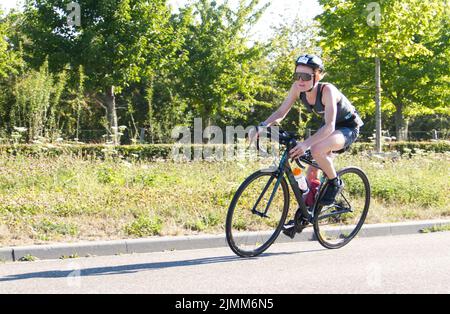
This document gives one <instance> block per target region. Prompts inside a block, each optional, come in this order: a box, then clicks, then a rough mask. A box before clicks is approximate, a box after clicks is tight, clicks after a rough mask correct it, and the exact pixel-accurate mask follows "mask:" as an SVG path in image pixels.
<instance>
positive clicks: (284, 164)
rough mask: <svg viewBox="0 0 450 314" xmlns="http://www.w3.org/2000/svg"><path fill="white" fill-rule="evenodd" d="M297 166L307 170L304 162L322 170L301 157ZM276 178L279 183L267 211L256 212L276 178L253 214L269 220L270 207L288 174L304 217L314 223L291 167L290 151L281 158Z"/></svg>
mask: <svg viewBox="0 0 450 314" xmlns="http://www.w3.org/2000/svg"><path fill="white" fill-rule="evenodd" d="M296 161H297V164H298V165H299V166H300V167H301V168H303V169H304V168H305V167H304V166H303V165H302V164H301V163H300V162H304V163H306V164H308V165H310V166H312V167H315V168H317V169H319V170H320V167H319V166H318V165H317V164H316V163H315V162H312V161H310V160H308V159H306V158H304V157H300V158H299V159H297V160H296ZM275 174H276V176H277V177H278V179H277V182H276V184H275V187H274V189H273V191H272V195H271V196H270V199H269V201H268V203H267V206H266V209H265V211H264V213H261V212H258V211H257V210H256V208H257V207H258V204H259V202H260V201H261V199H262V198H263V196H264V195H265V194H266V192H267V190H268V188H269V186H270V185H271V184H272V182H273V180H274V179H275V177H272V178H271V179H270V180H269V182H268V183H267V185H266V187H265V188H264V190H263V192H262V193H261V195H260V197H259V199H258V200H257V202H256V204H255V206H254V207H253V210H252V212H253V213H254V214H257V215H259V216H261V217H264V218H267V212H268V210H269V207H270V205H271V203H272V201H273V198H274V196H275V193H276V191H277V190H278V188H279V186H280V184H281V180H282V179H283V176H284V174H286V176H287V178H288V182H289V184H290V186H291V188H292V191H293V192H294V195H295V199H296V200H297V203H298V205H299V208H300V210H301V213H302V216H303V217H304V218H305V219H307V220H308V222H312V220H313V216H312V215H311V214H310V213H309V212H308V209H307V208H306V203H305V201H304V199H303V192H302V191H301V190H300V188H299V187H298V183H297V181H296V180H295V177H294V174H293V172H292V168H291V165H290V163H289V149H286V150H285V152H284V154H283V156H282V157H281V161H280V165H279V167H278V169H277V171H276V172H275Z"/></svg>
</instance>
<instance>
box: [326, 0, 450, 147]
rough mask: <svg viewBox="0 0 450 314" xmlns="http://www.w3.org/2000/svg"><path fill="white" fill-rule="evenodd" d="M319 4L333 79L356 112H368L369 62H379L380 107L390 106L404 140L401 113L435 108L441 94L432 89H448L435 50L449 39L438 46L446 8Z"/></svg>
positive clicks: (410, 3)
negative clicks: (381, 99) (381, 98)
mask: <svg viewBox="0 0 450 314" xmlns="http://www.w3.org/2000/svg"><path fill="white" fill-rule="evenodd" d="M319 2H320V4H321V5H322V6H323V8H324V13H323V14H321V15H320V16H319V18H318V21H319V22H320V24H321V28H322V32H321V36H322V38H323V40H322V42H321V46H322V48H323V50H324V55H325V57H326V59H327V61H328V63H329V67H328V68H329V72H330V74H331V76H332V78H333V80H334V81H336V82H337V83H338V84H339V85H340V86H341V87H343V88H345V90H346V93H348V94H349V95H350V96H351V98H352V100H353V101H354V102H355V103H356V104H357V105H358V108H361V111H363V112H364V113H366V114H367V113H370V112H373V102H372V99H373V97H374V92H373V90H374V80H373V79H372V78H373V77H374V74H373V73H374V71H373V68H374V64H375V62H374V60H375V58H380V60H381V68H382V76H381V80H382V89H383V94H382V97H383V103H385V102H387V103H388V105H389V104H390V105H392V107H393V111H394V112H395V122H396V132H397V137H398V139H399V140H402V139H405V131H406V130H407V119H405V112H408V110H409V109H411V108H414V107H431V108H433V107H436V106H437V105H438V104H439V103H440V99H442V95H441V94H440V93H438V94H436V93H432V92H431V91H432V90H436V89H437V90H440V91H442V92H444V93H445V91H444V90H445V89H447V90H448V88H446V87H445V85H446V84H448V81H446V80H445V79H443V76H442V73H444V72H445V70H446V69H445V67H447V73H448V59H447V61H446V62H445V61H443V60H445V58H446V57H445V55H444V54H443V53H442V52H440V50H442V49H443V50H445V49H448V40H446V41H445V42H442V40H445V39H444V38H445V36H448V6H445V3H444V2H439V1H432V0H403V1H400V0H384V1H379V2H378V4H379V7H377V5H375V6H368V5H367V1H363V0H352V1H339V0H319ZM378 9H379V10H380V11H379V15H378V12H376V11H377V10H378ZM446 11H447V13H446ZM444 34H447V35H444ZM447 56H448V55H447ZM437 68H439V70H438V71H437V72H435V69H437ZM447 95H448V94H447ZM447 97H448V96H447ZM387 109H389V107H387Z"/></svg>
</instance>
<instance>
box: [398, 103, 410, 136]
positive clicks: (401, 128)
mask: <svg viewBox="0 0 450 314" xmlns="http://www.w3.org/2000/svg"><path fill="white" fill-rule="evenodd" d="M395 108H396V111H395V132H396V135H397V141H407V140H408V124H409V121H408V119H405V117H404V115H403V104H402V103H398V104H396V105H395Z"/></svg>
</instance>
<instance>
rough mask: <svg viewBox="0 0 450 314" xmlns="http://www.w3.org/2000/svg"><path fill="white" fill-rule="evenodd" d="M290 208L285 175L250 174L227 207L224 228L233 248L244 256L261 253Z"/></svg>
mask: <svg viewBox="0 0 450 314" xmlns="http://www.w3.org/2000/svg"><path fill="white" fill-rule="evenodd" d="M270 200H271V202H270V204H269V201H270ZM268 205H269V206H268ZM288 211H289V187H288V184H287V182H286V179H285V178H284V177H279V175H277V174H276V173H269V172H263V171H258V172H256V173H255V174H253V175H251V176H250V177H249V178H248V179H247V180H245V182H244V183H243V184H242V185H241V187H240V188H239V189H238V191H237V192H236V194H235V196H234V198H233V200H232V202H231V204H230V207H229V209H228V215H227V221H226V226H225V229H226V238H227V242H228V245H229V246H230V248H231V250H232V251H233V252H234V253H236V254H237V255H238V256H241V257H255V256H258V255H260V254H262V253H263V252H264V251H266V250H267V249H268V248H269V247H270V246H271V245H272V243H273V242H274V241H275V240H276V239H277V237H278V236H279V234H280V232H281V229H282V227H283V224H284V222H285V221H286V217H287V214H288Z"/></svg>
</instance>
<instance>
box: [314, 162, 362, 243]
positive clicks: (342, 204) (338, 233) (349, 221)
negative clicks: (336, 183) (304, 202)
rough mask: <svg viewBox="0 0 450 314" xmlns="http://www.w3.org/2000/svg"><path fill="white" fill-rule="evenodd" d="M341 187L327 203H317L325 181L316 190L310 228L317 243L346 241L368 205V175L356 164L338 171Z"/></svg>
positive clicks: (356, 230)
mask: <svg viewBox="0 0 450 314" xmlns="http://www.w3.org/2000/svg"><path fill="white" fill-rule="evenodd" d="M338 176H339V177H340V178H341V180H342V182H343V184H344V187H343V190H342V191H341V192H340V193H339V194H338V196H337V197H336V202H335V203H334V204H333V205H331V206H320V205H319V204H318V203H319V200H320V198H321V197H322V196H323V194H324V192H325V190H326V188H327V185H328V183H325V184H324V186H323V188H322V189H321V191H320V193H319V197H318V198H317V200H316V205H315V208H314V232H315V234H316V237H317V240H318V241H319V243H320V244H321V245H322V246H324V247H326V248H328V249H339V248H342V247H344V246H345V245H347V244H348V243H349V242H350V241H351V240H352V239H353V238H354V237H355V236H356V235H357V234H358V232H359V231H360V230H361V227H362V226H363V224H364V221H365V220H366V217H367V214H368V211H369V206H370V184H369V179H368V178H367V176H366V175H365V174H364V172H363V171H362V170H361V169H359V168H354V167H351V168H346V169H343V170H341V171H339V172H338Z"/></svg>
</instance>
